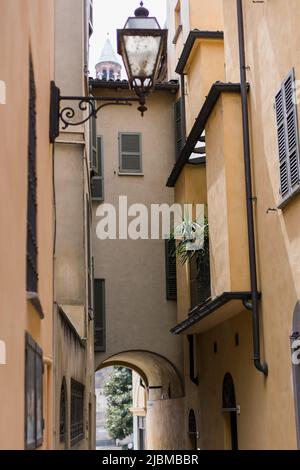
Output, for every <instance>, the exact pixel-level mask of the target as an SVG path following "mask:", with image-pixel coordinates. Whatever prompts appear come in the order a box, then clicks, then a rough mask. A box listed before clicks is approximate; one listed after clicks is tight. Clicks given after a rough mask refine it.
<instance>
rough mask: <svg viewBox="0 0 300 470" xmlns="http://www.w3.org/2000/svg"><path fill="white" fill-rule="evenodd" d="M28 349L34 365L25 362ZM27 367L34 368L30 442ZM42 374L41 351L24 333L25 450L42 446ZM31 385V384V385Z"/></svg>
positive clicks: (27, 334)
mask: <svg viewBox="0 0 300 470" xmlns="http://www.w3.org/2000/svg"><path fill="white" fill-rule="evenodd" d="M29 349H30V350H31V351H32V352H33V354H34V364H32V362H27V360H28V355H29V354H28V353H29ZM38 360H39V361H40V366H41V368H40V370H41V374H40V377H38V376H37V361H38ZM28 366H33V367H34V372H33V378H34V382H33V402H34V405H33V408H34V416H33V420H34V439H33V441H32V442H29V441H28V438H29V436H28V431H29V430H28V427H29V424H28V418H29V410H28V399H27V397H28V392H29V375H28V374H27V372H28V369H27V367H28ZM43 374H44V363H43V351H42V349H41V348H40V346H39V345H38V344H37V343H36V341H34V339H33V338H32V337H31V336H30V334H29V333H27V332H26V334H25V384H24V385H25V422H24V427H25V449H26V450H34V449H38V448H39V447H41V446H42V445H43V439H44V417H43ZM38 378H39V379H40V402H39V401H38V397H37V394H38V381H37V379H38ZM31 385H32V384H31ZM38 405H39V406H40V413H41V418H40V428H41V435H40V436H39V435H38V422H37V420H38V409H37V407H38Z"/></svg>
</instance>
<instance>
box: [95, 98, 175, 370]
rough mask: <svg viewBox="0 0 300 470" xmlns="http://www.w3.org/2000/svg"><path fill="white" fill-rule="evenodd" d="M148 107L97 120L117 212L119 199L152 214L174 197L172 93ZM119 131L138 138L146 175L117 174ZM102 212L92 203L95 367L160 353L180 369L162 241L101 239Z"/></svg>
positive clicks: (108, 195) (109, 194)
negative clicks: (121, 357)
mask: <svg viewBox="0 0 300 470" xmlns="http://www.w3.org/2000/svg"><path fill="white" fill-rule="evenodd" d="M94 93H100V94H102V95H103V93H107V92H106V91H105V90H100V91H97V90H95V91H94ZM110 93H112V92H110ZM124 93H125V94H127V95H128V94H129V92H124ZM147 106H148V111H147V112H146V114H145V116H144V117H143V118H141V116H140V114H139V113H138V112H137V111H136V109H135V107H136V105H134V106H133V107H131V108H126V107H122V108H120V107H111V108H107V109H105V110H103V111H102V113H101V115H100V119H98V126H99V127H98V133H99V135H102V136H103V155H104V190H105V201H104V202H105V203H110V204H113V205H114V206H115V207H116V209H117V210H118V201H119V196H120V195H127V196H128V206H130V205H131V204H134V203H142V204H145V205H146V206H147V207H148V208H149V209H150V205H151V204H162V203H167V204H170V205H172V204H173V202H174V191H173V190H172V189H167V188H166V187H165V184H166V180H167V176H168V172H169V168H170V166H171V165H173V162H174V137H173V126H174V124H173V114H172V113H173V95H172V94H170V93H165V92H156V93H153V94H152V95H151V96H150V97H149V99H148V100H147ZM119 132H140V133H141V135H142V161H143V176H119V175H118V167H119V150H118V133H119ZM97 206H98V205H97V203H96V202H95V203H94V204H93V213H94V216H93V223H94V226H93V251H94V266H95V278H100V279H105V281H106V319H107V320H106V337H107V344H106V353H105V354H101V353H99V354H96V367H98V366H99V365H100V363H101V362H102V361H103V360H105V359H106V358H108V357H110V356H112V355H114V354H116V353H119V352H122V351H127V350H146V351H151V352H155V353H158V354H161V355H162V356H164V357H166V358H167V359H169V360H170V361H171V362H172V363H173V364H174V365H175V367H177V368H178V369H179V370H180V369H181V339H180V338H173V337H171V336H170V334H169V330H170V329H171V327H172V326H174V324H175V323H176V303H175V302H174V301H168V300H166V280H165V242H164V240H136V241H135V240H130V239H128V240H105V241H101V240H98V239H97V237H96V226H97V223H98V222H99V221H100V218H99V217H97V216H96V210H97ZM117 213H118V212H117Z"/></svg>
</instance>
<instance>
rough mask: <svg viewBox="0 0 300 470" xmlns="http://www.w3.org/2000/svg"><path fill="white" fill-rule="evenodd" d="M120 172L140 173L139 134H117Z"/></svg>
mask: <svg viewBox="0 0 300 470" xmlns="http://www.w3.org/2000/svg"><path fill="white" fill-rule="evenodd" d="M119 145H120V173H141V172H142V154H141V135H140V134H132V133H131V134H130V133H128V134H119Z"/></svg>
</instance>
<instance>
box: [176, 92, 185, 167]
mask: <svg viewBox="0 0 300 470" xmlns="http://www.w3.org/2000/svg"><path fill="white" fill-rule="evenodd" d="M174 116H175V157H176V160H178V158H179V156H180V152H181V150H182V149H183V146H184V138H183V129H182V101H181V98H180V99H179V100H178V101H176V103H175V104H174Z"/></svg>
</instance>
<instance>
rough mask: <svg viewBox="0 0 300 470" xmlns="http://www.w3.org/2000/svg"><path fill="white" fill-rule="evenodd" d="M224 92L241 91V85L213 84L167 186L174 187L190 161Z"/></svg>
mask: <svg viewBox="0 0 300 470" xmlns="http://www.w3.org/2000/svg"><path fill="white" fill-rule="evenodd" d="M223 92H227V93H228V92H229V93H240V92H241V86H240V84H239V83H223V82H216V83H214V84H213V85H212V87H211V89H210V91H209V93H208V95H207V97H206V100H205V101H204V104H203V106H202V108H201V110H200V113H199V114H198V117H197V119H196V121H195V124H194V125H193V128H192V130H191V132H190V134H189V136H188V138H187V141H186V143H185V145H184V147H183V149H182V150H181V153H180V155H179V158H178V160H177V161H176V163H175V165H174V167H173V170H172V172H171V174H170V176H169V179H168V181H167V186H168V187H169V188H172V187H174V186H175V183H176V181H177V179H178V177H179V175H180V173H181V170H182V169H183V167H184V165H185V164H186V163H188V161H189V158H190V156H191V154H192V153H193V151H194V148H195V147H196V144H197V143H198V141H199V138H200V136H201V135H202V133H203V131H204V129H205V126H206V123H207V121H208V119H209V116H210V114H211V112H212V110H213V109H214V106H215V104H216V102H217V101H218V98H219V96H220V95H221V93H223Z"/></svg>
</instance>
